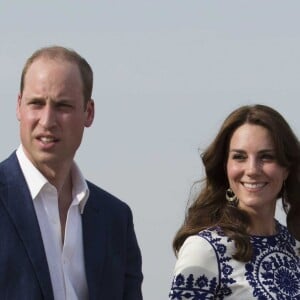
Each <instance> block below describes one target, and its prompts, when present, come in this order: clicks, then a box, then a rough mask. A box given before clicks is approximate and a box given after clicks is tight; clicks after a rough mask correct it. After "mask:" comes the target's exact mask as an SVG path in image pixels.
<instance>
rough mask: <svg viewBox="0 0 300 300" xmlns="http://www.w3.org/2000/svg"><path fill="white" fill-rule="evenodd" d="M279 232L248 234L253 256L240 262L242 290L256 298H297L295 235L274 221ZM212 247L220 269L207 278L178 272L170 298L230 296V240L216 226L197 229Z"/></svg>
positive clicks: (299, 265)
mask: <svg viewBox="0 0 300 300" xmlns="http://www.w3.org/2000/svg"><path fill="white" fill-rule="evenodd" d="M277 226H278V229H279V234H278V235H276V236H271V237H259V236H252V237H251V238H250V240H251V243H252V245H253V258H252V260H251V261H250V262H248V263H245V264H244V263H240V266H239V268H243V269H244V275H245V279H246V280H247V281H248V283H249V288H247V287H245V288H246V291H245V292H246V294H247V295H251V294H252V296H253V297H254V298H256V299H259V300H275V299H276V300H300V259H299V256H298V255H297V253H295V251H296V250H295V248H296V247H295V246H296V242H295V239H294V238H293V237H292V236H291V235H290V234H289V233H288V231H287V229H286V228H285V227H284V226H282V225H280V224H279V223H277ZM199 236H201V237H202V238H205V239H206V240H207V241H208V242H209V243H210V244H211V246H212V247H213V248H214V249H215V252H216V256H217V261H218V265H219V270H220V273H219V274H216V276H217V277H213V278H207V276H206V275H205V274H201V275H200V276H199V277H198V278H194V275H193V274H189V275H188V274H186V275H183V274H178V275H177V276H176V277H175V278H174V280H173V283H172V288H171V292H170V294H169V296H170V299H176V300H182V299H190V300H204V299H206V300H207V299H224V298H226V296H229V295H232V296H234V289H235V288H236V286H235V283H236V280H235V277H233V276H235V275H234V274H233V271H234V270H233V267H232V265H231V263H232V257H231V254H230V253H229V252H230V251H228V249H227V246H228V245H229V244H230V243H231V242H232V240H230V239H229V238H227V237H226V236H225V235H224V234H223V233H222V231H221V230H220V229H218V228H213V229H211V230H205V231H202V232H200V233H199Z"/></svg>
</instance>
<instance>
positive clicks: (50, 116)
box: [40, 105, 56, 129]
mask: <svg viewBox="0 0 300 300" xmlns="http://www.w3.org/2000/svg"><path fill="white" fill-rule="evenodd" d="M40 124H41V125H42V126H43V127H44V128H45V129H49V128H52V127H53V126H55V125H56V113H55V110H54V108H53V107H51V105H45V106H44V108H43V109H42V111H41V115H40Z"/></svg>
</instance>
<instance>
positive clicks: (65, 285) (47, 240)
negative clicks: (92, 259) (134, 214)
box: [16, 145, 89, 300]
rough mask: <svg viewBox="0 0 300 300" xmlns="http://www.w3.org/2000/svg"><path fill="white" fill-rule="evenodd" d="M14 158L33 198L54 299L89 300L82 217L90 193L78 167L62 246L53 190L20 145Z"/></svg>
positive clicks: (56, 200) (75, 172)
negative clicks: (17, 161) (16, 158)
mask: <svg viewBox="0 0 300 300" xmlns="http://www.w3.org/2000/svg"><path fill="white" fill-rule="evenodd" d="M16 154H17V157H18V160H19V163H20V166H21V169H22V172H23V174H24V176H25V179H26V182H27V185H28V188H29V190H30V193H31V197H32V199H33V205H34V208H35V211H36V215H37V218H38V222H39V226H40V230H41V234H42V239H43V243H44V248H45V252H46V257H47V261H48V266H49V271H50V278H51V283H52V288H53V294H54V299H55V300H85V299H88V288H87V282H86V275H85V266H84V254H83V239H82V224H81V214H82V213H83V210H84V206H85V204H86V201H87V198H88V195H89V190H88V186H87V184H86V181H85V180H84V178H83V176H82V174H81V172H80V170H79V168H78V167H77V165H76V164H75V162H74V165H73V166H72V186H73V187H72V198H73V199H72V203H71V205H70V207H69V210H68V214H67V220H66V226H65V237H64V242H63V243H62V237H61V225H60V218H59V211H58V195H57V190H56V188H55V187H54V186H53V185H51V184H50V183H49V182H48V180H47V179H46V178H45V177H44V176H43V175H42V174H41V173H40V172H39V171H38V170H37V169H36V168H35V166H34V165H33V164H32V163H31V161H30V160H29V159H28V158H27V156H26V155H25V153H24V150H23V147H22V145H20V146H19V148H18V150H17V153H16Z"/></svg>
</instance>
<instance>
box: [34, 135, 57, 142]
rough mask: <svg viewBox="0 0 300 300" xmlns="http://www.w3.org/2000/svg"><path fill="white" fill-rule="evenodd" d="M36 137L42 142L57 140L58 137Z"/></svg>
mask: <svg viewBox="0 0 300 300" xmlns="http://www.w3.org/2000/svg"><path fill="white" fill-rule="evenodd" d="M37 139H38V140H39V141H41V142H42V143H43V144H51V143H56V142H58V141H59V140H58V138H56V137H54V136H42V135H41V136H37Z"/></svg>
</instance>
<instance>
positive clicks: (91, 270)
mask: <svg viewBox="0 0 300 300" xmlns="http://www.w3.org/2000/svg"><path fill="white" fill-rule="evenodd" d="M93 200H95V199H93V196H92V192H91V194H90V197H89V199H88V201H87V203H86V206H85V208H84V213H83V215H82V230H83V246H84V258H85V268H86V277H87V283H88V289H89V295H90V299H97V297H96V298H95V296H96V295H99V293H100V291H99V288H100V284H99V283H100V281H101V277H102V276H101V275H102V268H103V263H104V257H105V252H106V238H107V232H106V231H107V226H106V221H105V220H106V218H105V216H104V214H103V213H101V212H100V209H99V207H98V206H97V205H96V202H99V201H93Z"/></svg>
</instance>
